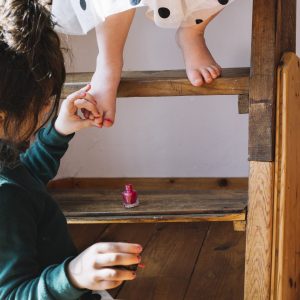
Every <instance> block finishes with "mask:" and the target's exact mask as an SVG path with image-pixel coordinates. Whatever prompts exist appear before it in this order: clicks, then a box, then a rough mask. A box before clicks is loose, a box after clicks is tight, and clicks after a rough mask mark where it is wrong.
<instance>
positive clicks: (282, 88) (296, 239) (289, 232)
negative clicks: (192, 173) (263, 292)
mask: <svg viewBox="0 0 300 300" xmlns="http://www.w3.org/2000/svg"><path fill="white" fill-rule="evenodd" d="M278 87H279V89H278V97H277V99H278V100H277V128H276V137H277V143H276V172H275V182H276V185H275V209H274V238H273V276H272V299H280V300H294V299H295V300H296V299H300V198H299V197H300V196H299V195H300V194H299V192H300V182H299V178H300V160H299V153H300V126H299V115H300V60H299V58H298V57H297V56H296V55H295V54H294V53H286V54H285V55H284V57H283V59H282V64H281V66H280V68H279V70H278Z"/></svg>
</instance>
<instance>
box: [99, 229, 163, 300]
mask: <svg viewBox="0 0 300 300" xmlns="http://www.w3.org/2000/svg"><path fill="white" fill-rule="evenodd" d="M156 231H157V226H156V225H155V224H111V225H109V226H108V227H107V229H106V230H105V231H104V232H103V233H102V235H101V236H99V237H98V238H97V240H96V242H125V243H137V244H140V245H142V247H143V249H145V248H147V246H148V244H149V241H150V240H151V238H152V236H153V235H154V234H155V232H156ZM139 270H140V269H139ZM121 288H122V286H121V287H118V288H116V289H113V290H110V291H109V293H110V294H111V295H112V296H113V297H114V298H116V297H117V294H118V293H119V291H120V289H121ZM118 299H119V298H118ZM104 300H105V299H104Z"/></svg>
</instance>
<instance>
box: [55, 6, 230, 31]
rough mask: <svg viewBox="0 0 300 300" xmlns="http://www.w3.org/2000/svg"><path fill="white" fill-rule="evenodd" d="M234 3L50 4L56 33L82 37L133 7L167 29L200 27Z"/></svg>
mask: <svg viewBox="0 0 300 300" xmlns="http://www.w3.org/2000/svg"><path fill="white" fill-rule="evenodd" d="M233 1H234V0H53V5H52V13H53V15H54V17H55V20H56V22H57V24H58V26H57V30H58V31H62V32H64V33H68V34H85V33H87V32H88V31H89V30H91V29H92V28H94V27H95V26H97V25H98V24H99V23H100V22H103V21H104V20H105V18H106V17H108V16H110V15H112V14H116V13H120V12H123V11H125V10H128V9H131V8H135V7H142V6H146V7H148V11H147V13H146V15H147V16H148V17H149V18H151V19H152V20H154V22H155V23H156V25H158V26H160V27H166V28H177V27H179V26H191V25H195V24H200V23H202V22H203V21H204V20H205V19H207V18H208V17H210V16H211V15H213V14H215V13H217V12H219V11H220V10H222V9H223V8H224V7H225V6H227V5H229V4H230V3H231V2H233Z"/></svg>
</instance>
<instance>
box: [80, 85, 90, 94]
mask: <svg viewBox="0 0 300 300" xmlns="http://www.w3.org/2000/svg"><path fill="white" fill-rule="evenodd" d="M91 88H92V86H91V84H90V83H89V84H87V85H86V86H84V87H83V88H82V89H80V91H81V92H86V93H87V92H88V91H89V90H90V89H91Z"/></svg>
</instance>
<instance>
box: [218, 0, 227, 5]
mask: <svg viewBox="0 0 300 300" xmlns="http://www.w3.org/2000/svg"><path fill="white" fill-rule="evenodd" d="M218 2H219V3H220V4H222V5H226V4H228V2H229V0H218Z"/></svg>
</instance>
